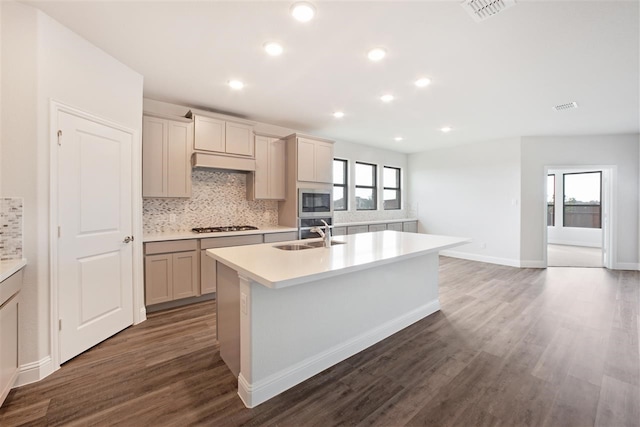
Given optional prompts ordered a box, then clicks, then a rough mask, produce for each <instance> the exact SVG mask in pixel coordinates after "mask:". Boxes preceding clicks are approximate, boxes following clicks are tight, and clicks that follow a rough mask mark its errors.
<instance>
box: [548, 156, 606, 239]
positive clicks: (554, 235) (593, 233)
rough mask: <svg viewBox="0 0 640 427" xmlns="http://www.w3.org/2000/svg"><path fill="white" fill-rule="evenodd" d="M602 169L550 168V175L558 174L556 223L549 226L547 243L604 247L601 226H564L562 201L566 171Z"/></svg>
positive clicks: (594, 170)
mask: <svg viewBox="0 0 640 427" xmlns="http://www.w3.org/2000/svg"><path fill="white" fill-rule="evenodd" d="M597 171H602V170H601V169H593V168H592V169H580V168H578V169H549V171H548V173H547V174H548V175H551V174H554V175H555V176H556V186H555V187H556V189H555V195H556V198H555V200H556V210H555V225H554V226H547V243H555V244H558V245H573V246H587V247H591V248H601V247H602V229H601V228H580V227H564V226H563V224H562V217H563V213H562V201H563V200H564V192H563V191H564V189H563V185H562V177H563V174H565V173H577V172H597Z"/></svg>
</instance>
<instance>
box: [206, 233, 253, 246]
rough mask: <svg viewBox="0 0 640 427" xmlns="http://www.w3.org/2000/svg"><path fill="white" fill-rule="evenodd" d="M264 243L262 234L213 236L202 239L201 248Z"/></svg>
mask: <svg viewBox="0 0 640 427" xmlns="http://www.w3.org/2000/svg"><path fill="white" fill-rule="evenodd" d="M260 243H262V234H251V235H249V236H229V237H211V238H209V239H202V240H201V241H200V248H201V249H210V248H224V247H227V246H244V245H257V244H260Z"/></svg>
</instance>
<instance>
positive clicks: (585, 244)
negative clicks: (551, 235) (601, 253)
mask: <svg viewBox="0 0 640 427" xmlns="http://www.w3.org/2000/svg"><path fill="white" fill-rule="evenodd" d="M547 243H549V244H552V245H565V246H580V247H584V248H602V244H601V243H590V242H571V241H568V240H556V239H549V240H548V241H547Z"/></svg>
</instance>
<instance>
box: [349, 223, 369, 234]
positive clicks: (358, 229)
mask: <svg viewBox="0 0 640 427" xmlns="http://www.w3.org/2000/svg"><path fill="white" fill-rule="evenodd" d="M367 232H369V226H368V225H350V226H349V227H347V234H360V233H367Z"/></svg>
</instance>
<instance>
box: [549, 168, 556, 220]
mask: <svg viewBox="0 0 640 427" xmlns="http://www.w3.org/2000/svg"><path fill="white" fill-rule="evenodd" d="M555 201H556V176H555V174H551V175H547V226H549V227H553V226H555V225H556V203H555Z"/></svg>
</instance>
